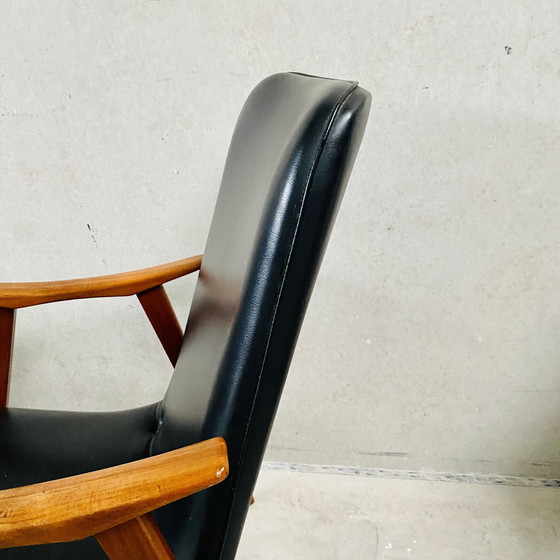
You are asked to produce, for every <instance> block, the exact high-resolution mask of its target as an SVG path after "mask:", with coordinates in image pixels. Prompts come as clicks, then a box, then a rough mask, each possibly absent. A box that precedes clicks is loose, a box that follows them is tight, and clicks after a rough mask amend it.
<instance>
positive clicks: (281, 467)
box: [262, 461, 560, 488]
mask: <svg viewBox="0 0 560 560" xmlns="http://www.w3.org/2000/svg"><path fill="white" fill-rule="evenodd" d="M262 469H263V470H265V471H284V472H285V471H290V472H299V473H312V474H338V475H345V476H365V477H373V478H392V479H400V480H425V481H429V482H463V483H468V484H493V485H495V486H523V487H528V488H560V479H556V478H533V477H523V476H502V475H497V474H471V473H450V472H435V471H408V470H399V469H375V468H367V467H346V466H335V465H309V464H305V463H282V462H271V461H265V462H264V463H263V464H262Z"/></svg>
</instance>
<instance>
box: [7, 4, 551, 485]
mask: <svg viewBox="0 0 560 560" xmlns="http://www.w3.org/2000/svg"><path fill="white" fill-rule="evenodd" d="M559 18H560V4H558V3H557V2H552V1H542V2H538V3H535V2H528V1H518V2H510V1H505V0H496V1H495V2H492V3H488V2H482V1H480V0H471V1H464V2H463V1H458V2H448V3H442V2H440V1H434V0H424V1H422V2H412V1H406V2H405V1H401V2H383V1H378V2H367V1H362V0H345V1H336V2H335V1H328V0H323V1H321V2H318V1H308V0H306V1H302V0H283V1H279V2H258V1H256V0H251V1H245V2H227V1H222V2H179V1H168V0H161V1H143V2H140V1H134V2H133V1H127V0H119V1H99V2H95V3H87V2H75V1H70V0H51V1H49V2H39V1H35V2H33V1H29V0H24V1H21V2H17V3H11V4H9V5H7V6H3V8H2V18H1V19H0V47H1V48H0V169H1V173H0V186H1V187H0V188H1V192H0V200H1V211H2V220H1V221H0V240H1V244H0V263H1V265H0V277H1V280H2V281H10V280H14V281H15V280H24V279H26V280H42V279H45V280H46V279H53V278H66V277H76V276H83V275H96V274H104V273H109V272H117V271H121V270H127V269H133V268H137V267H143V266H148V265H152V264H157V263H160V262H165V261H169V260H173V259H177V258H181V257H183V256H188V255H190V254H194V253H196V252H199V251H201V249H202V248H203V246H204V240H205V233H206V230H207V228H208V224H209V219H210V216H211V212H212V208H213V203H214V199H215V196H216V192H217V188H218V184H219V180H220V175H221V170H222V165H223V161H224V157H225V153H226V149H227V146H228V142H229V137H230V134H231V131H232V129H233V126H234V123H235V120H236V118H237V114H238V112H239V109H240V107H241V105H242V103H243V101H244V99H245V97H246V95H247V94H248V92H249V91H250V90H251V88H252V87H253V86H254V85H255V84H256V83H257V82H258V81H259V80H261V79H262V78H263V77H265V76H267V75H268V74H271V73H274V72H278V71H285V70H298V71H303V72H308V73H315V74H320V75H327V76H333V77H341V78H348V79H358V80H359V81H360V82H361V84H362V85H363V86H364V87H366V88H368V89H369V90H371V91H372V93H373V96H374V103H373V107H372V113H371V118H370V123H369V128H368V130H367V132H366V137H365V139H364V143H363V147H362V151H361V155H360V157H359V159H358V161H357V164H356V167H355V172H354V175H353V178H352V181H351V184H350V185H349V188H348V191H347V196H346V198H345V201H344V204H343V206H342V209H341V212H340V216H339V220H338V223H337V225H336V227H335V230H334V232H333V236H332V242H331V245H330V248H329V250H328V253H327V255H326V258H325V263H324V267H323V269H322V273H321V276H320V278H319V281H318V284H317V288H316V291H315V294H314V298H313V300H312V303H311V306H310V309H309V313H308V317H307V320H306V323H305V326H304V329H303V332H302V336H301V339H300V342H301V343H300V345H299V348H298V351H297V354H296V356H295V359H294V363H293V367H292V370H291V374H290V378H289V381H288V384H287V386H286V391H285V395H284V398H283V402H282V405H281V409H280V411H279V414H278V419H277V423H276V425H275V428H274V433H273V435H272V439H271V443H270V448H269V451H268V458H269V459H271V460H276V461H297V462H303V463H318V464H341V465H361V466H371V467H380V468H396V469H418V470H421V469H433V470H438V471H452V472H479V473H500V474H512V475H534V476H546V477H553V476H554V477H559V476H560V445H559V437H558V423H559V418H560V406H559V398H558V395H559V390H560V344H559V342H560V318H559V310H560V290H559V279H560V259H559V248H560V247H559V239H560V237H559V234H560V220H559V211H560V193H559V186H558V172H559V170H560V158H559V157H558V149H559V148H558V147H559V146H560V134H559V130H560V129H559V127H560V122H559V116H560V109H559V106H558V93H559V89H560V88H559V77H560V71H559V67H560V66H559V56H560V36H559V34H558V21H559ZM192 288H193V281H192V279H187V280H182V281H178V282H176V283H175V284H174V285H173V286H172V288H171V296H172V298H173V299H174V301H175V302H176V304H177V305H178V307H179V308H180V312H181V314H182V317H185V316H186V313H187V309H188V297H189V296H190V294H191V292H192ZM17 335H18V336H17V341H16V352H15V361H14V373H13V390H12V404H13V405H18V406H32V407H53V408H68V409H74V408H78V409H84V410H86V409H87V410H94V409H115V408H121V407H128V406H135V405H139V404H142V403H147V402H150V401H153V400H155V399H158V398H160V396H161V395H162V392H163V390H164V388H165V386H166V383H167V381H168V378H169V376H170V374H171V371H170V368H169V366H168V364H167V363H166V358H165V356H164V355H163V353H162V351H161V350H159V349H158V345H157V342H156V340H155V338H154V336H153V335H152V333H151V331H150V327H149V326H148V324H147V321H146V320H145V318H144V317H143V316H142V313H141V311H140V310H139V307H138V305H137V303H136V302H135V301H134V300H133V299H130V300H112V301H93V302H79V303H74V304H55V305H51V306H46V307H44V308H39V309H30V310H24V311H22V312H21V313H20V314H19V317H18V332H17Z"/></svg>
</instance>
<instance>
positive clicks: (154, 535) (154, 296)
mask: <svg viewBox="0 0 560 560" xmlns="http://www.w3.org/2000/svg"><path fill="white" fill-rule="evenodd" d="M369 104H370V96H369V94H368V93H367V92H366V91H365V90H363V89H362V88H360V87H358V86H357V84H356V83H355V82H347V81H341V80H331V79H326V78H318V77H314V76H307V75H303V74H295V73H287V74H276V75H273V76H271V77H269V78H267V79H266V80H264V81H263V82H261V83H260V84H259V85H258V86H257V87H256V88H255V89H254V90H253V92H252V93H251V95H250V96H249V98H248V100H247V102H246V103H245V106H244V108H243V110H242V112H241V115H240V117H239V120H238V122H237V125H236V128H235V131H234V135H233V139H232V141H231V145H230V149H229V153H228V157H227V161H226V166H225V171H224V175H223V179H222V184H221V187H220V192H219V195H218V200H217V204H216V208H215V212H214V217H213V220H212V224H211V227H210V232H209V236H208V240H207V244H206V249H205V252H204V257H201V256H196V257H192V258H189V259H184V260H181V261H177V262H174V263H169V264H166V265H161V266H157V267H153V268H149V269H144V270H140V271H135V272H130V273H124V274H116V275H111V276H104V277H100V278H88V279H80V280H69V281H59V282H39V283H10V284H7V283H5V284H0V549H1V550H0V559H5V560H16V559H18V560H24V559H31V558H33V559H34V560H47V559H52V560H66V559H68V558H79V559H82V560H99V559H103V558H107V557H109V558H111V559H112V560H120V559H124V558H146V559H154V560H157V559H166V560H171V559H172V558H177V559H179V560H195V559H199V560H232V559H233V558H234V557H235V553H236V549H237V544H238V541H239V538H240V535H241V531H242V528H243V523H244V519H245V516H246V513H247V509H248V506H249V501H250V499H251V495H252V491H253V487H254V484H255V481H256V478H257V475H258V471H259V467H260V464H261V461H262V457H263V454H264V451H265V447H266V442H267V439H268V435H269V432H270V429H271V426H272V422H273V419H274V415H275V412H276V408H277V406H278V402H279V399H280V395H281V391H282V387H283V384H284V381H285V378H286V374H287V371H288V367H289V363H290V360H291V356H292V353H293V350H294V347H295V343H296V340H297V336H298V333H299V329H300V326H301V323H302V321H303V316H304V313H305V309H306V306H307V302H308V299H309V297H310V294H311V291H312V287H313V284H314V280H315V277H316V274H317V271H318V268H319V266H320V262H321V258H322V255H323V252H324V249H325V246H326V242H327V239H328V236H329V234H330V230H331V227H332V224H333V221H334V218H335V215H336V212H337V209H338V205H339V203H340V200H341V197H342V194H343V191H344V187H345V185H346V183H347V180H348V177H349V174H350V171H351V168H352V165H353V162H354V159H355V156H356V154H357V151H358V147H359V144H360V141H361V137H362V135H363V131H364V127H365V123H366V120H367V115H368V111H369ZM198 269H200V272H199V276H198V280H197V285H196V289H195V294H194V297H193V302H192V306H191V311H190V314H189V318H188V321H187V325H186V328H185V333H184V334H183V331H182V329H181V326H180V325H179V322H178V320H177V318H176V316H175V313H174V312H173V309H172V307H171V304H170V302H169V299H168V298H167V296H166V293H165V290H164V288H163V284H164V283H165V282H167V281H170V280H172V279H174V278H177V277H179V276H182V275H184V274H188V273H191V272H194V271H196V270H198ZM130 295H136V296H137V297H138V299H139V300H140V303H141V305H142V307H143V308H144V310H145V312H146V314H147V316H148V318H149V320H150V322H151V324H152V326H153V327H154V330H155V331H156V334H157V336H158V338H159V340H160V342H161V343H162V345H163V347H164V349H165V351H166V353H167V355H168V357H169V359H170V361H171V363H172V364H173V365H174V366H175V370H174V373H173V377H172V379H171V382H170V385H169V388H168V390H167V393H166V394H165V396H164V397H163V399H162V400H161V401H160V402H158V403H155V404H153V405H148V406H144V407H141V408H136V409H133V410H125V411H120V412H103V413H83V412H82V413H81V412H59V411H46V410H29V409H18V408H10V407H9V406H8V405H7V400H8V392H9V390H8V382H9V377H10V362H11V351H12V345H13V340H14V330H15V328H14V327H15V314H16V310H18V309H22V308H25V307H28V306H31V305H38V304H45V303H52V302H56V301H62V300H66V299H76V298H85V297H108V296H130ZM226 446H227V451H226ZM228 473H229V474H228ZM218 483H219V484H218ZM187 496H188V497H187ZM92 537H95V538H92Z"/></svg>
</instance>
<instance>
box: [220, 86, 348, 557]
mask: <svg viewBox="0 0 560 560" xmlns="http://www.w3.org/2000/svg"><path fill="white" fill-rule="evenodd" d="M357 87H358V83H357V82H353V83H352V84H351V86H350V87H349V88H348V89H347V90H346V91H345V92H344V94H342V95H341V96H340V98H339V100H338V101H337V102H336V105H335V106H334V108H333V110H332V113H331V116H330V119H329V122H328V124H327V127H326V129H325V132H324V133H323V137H322V138H321V143H320V144H319V147H318V148H317V152H316V154H315V157H314V159H313V164H312V166H311V169H310V171H309V174H308V176H307V179H306V185H305V189H304V192H303V196H302V203H301V206H300V211H299V215H298V217H297V222H296V227H295V230H294V234H293V237H292V241H291V244H290V251H289V253H288V258H287V260H286V264H285V266H284V271H283V273H282V280H281V282H280V289H279V290H278V296H277V298H276V301H275V304H274V311H273V314H272V321H271V322H270V327H269V330H268V334H267V340H266V346H265V350H264V355H263V358H262V363H261V368H260V371H259V375H258V380H257V386H256V389H255V393H254V397H253V402H252V403H251V411H250V412H249V418H248V421H247V427H246V428H245V434H244V436H243V445H242V448H241V453H240V454H239V461H238V466H239V465H241V464H242V463H243V459H244V457H245V451H246V448H247V436H248V433H249V429H250V426H251V421H252V418H253V412H254V409H255V405H256V401H257V397H258V394H259V388H260V384H261V380H262V375H263V371H264V366H265V363H266V359H267V356H268V349H269V346H270V339H271V337H272V331H273V330H274V326H275V324H276V314H277V311H278V306H279V304H280V300H281V299H282V294H283V292H284V285H285V281H286V276H287V273H288V269H289V268H290V262H291V260H292V253H293V250H294V245H295V242H296V239H297V236H298V233H299V227H300V222H301V216H302V214H303V208H304V206H305V202H306V199H307V194H308V192H309V188H310V186H311V184H312V182H313V176H314V175H315V171H316V169H317V166H318V163H319V161H320V159H321V155H322V153H323V150H324V147H325V145H326V143H327V140H328V137H329V134H330V132H331V130H332V126H333V123H334V122H335V120H336V117H337V116H338V114H339V112H340V109H341V108H342V107H343V105H344V103H346V101H347V100H348V98H349V97H350V95H352V93H353V92H354V90H355V89H356V88H357ZM238 472H239V469H238ZM236 488H237V481H236V483H235V485H234V486H233V488H232V490H231V497H230V502H229V504H228V508H229V511H228V514H227V516H228V517H227V525H226V528H225V531H224V537H225V535H227V532H228V529H229V525H230V521H231V509H232V506H233V499H234V496H235V490H236ZM224 544H225V538H224V539H223V540H222V547H221V549H220V557H221V556H222V554H223V550H224Z"/></svg>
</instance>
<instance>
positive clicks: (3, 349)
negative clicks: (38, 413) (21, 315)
mask: <svg viewBox="0 0 560 560" xmlns="http://www.w3.org/2000/svg"><path fill="white" fill-rule="evenodd" d="M15 322H16V312H15V310H14V309H6V308H3V307H0V409H1V408H5V407H6V406H7V405H8V396H9V392H10V370H11V367H12V351H13V347H14V332H15V324H16V323H15Z"/></svg>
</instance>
